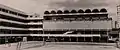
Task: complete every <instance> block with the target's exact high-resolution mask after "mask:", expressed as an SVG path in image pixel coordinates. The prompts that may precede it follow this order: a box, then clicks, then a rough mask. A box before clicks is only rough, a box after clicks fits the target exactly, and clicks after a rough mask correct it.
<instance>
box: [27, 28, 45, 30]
mask: <svg viewBox="0 0 120 50" xmlns="http://www.w3.org/2000/svg"><path fill="white" fill-rule="evenodd" d="M28 30H43V28H29V29H28Z"/></svg>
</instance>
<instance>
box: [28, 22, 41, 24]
mask: <svg viewBox="0 0 120 50" xmlns="http://www.w3.org/2000/svg"><path fill="white" fill-rule="evenodd" d="M27 24H28V25H42V24H43V23H42V22H37V23H34V22H30V23H27Z"/></svg>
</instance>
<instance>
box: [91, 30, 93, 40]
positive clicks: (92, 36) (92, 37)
mask: <svg viewBox="0 0 120 50" xmlns="http://www.w3.org/2000/svg"><path fill="white" fill-rule="evenodd" d="M92 31H93V30H91V35H92V33H93V32H92ZM91 42H93V36H92V37H91Z"/></svg>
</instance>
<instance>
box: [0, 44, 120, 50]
mask: <svg viewBox="0 0 120 50" xmlns="http://www.w3.org/2000/svg"><path fill="white" fill-rule="evenodd" d="M16 44H17V43H12V46H11V47H8V46H7V45H0V50H16V46H17V45H16ZM22 50H120V49H118V48H116V47H115V46H110V45H108V46H103V45H76V44H75V45H73V44H56V45H55V44H46V45H45V46H41V47H39V46H37V47H33V48H28V49H22Z"/></svg>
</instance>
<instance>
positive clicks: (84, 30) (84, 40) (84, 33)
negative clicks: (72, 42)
mask: <svg viewBox="0 0 120 50" xmlns="http://www.w3.org/2000/svg"><path fill="white" fill-rule="evenodd" d="M84 35H85V29H84ZM84 41H86V40H85V37H84Z"/></svg>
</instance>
